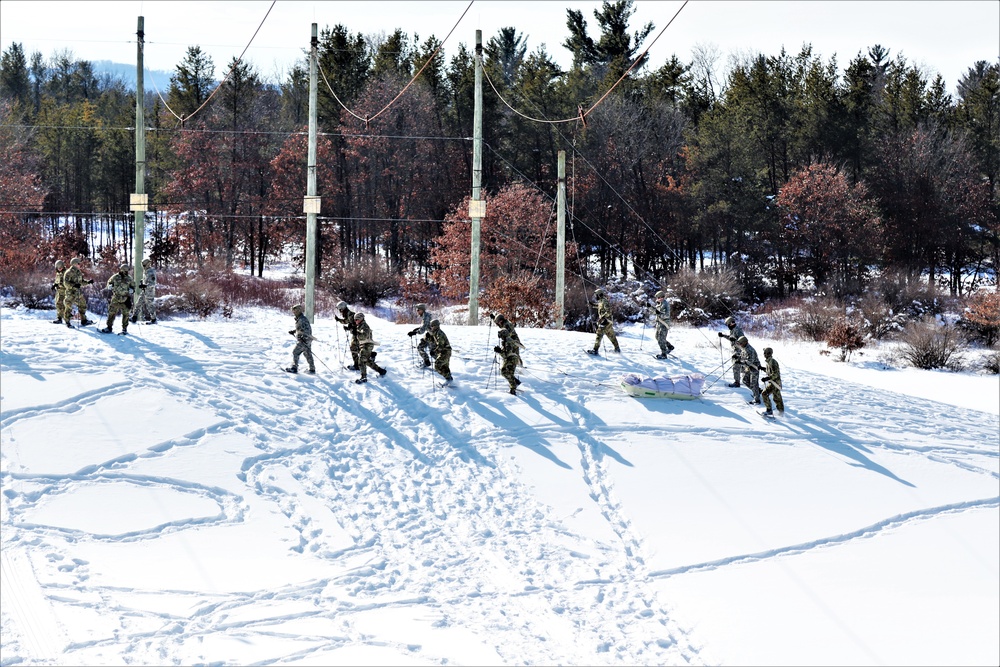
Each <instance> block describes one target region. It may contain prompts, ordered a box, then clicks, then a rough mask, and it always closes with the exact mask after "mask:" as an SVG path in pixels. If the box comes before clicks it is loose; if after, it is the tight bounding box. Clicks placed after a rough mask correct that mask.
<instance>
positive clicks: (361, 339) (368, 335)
mask: <svg viewBox="0 0 1000 667" xmlns="http://www.w3.org/2000/svg"><path fill="white" fill-rule="evenodd" d="M354 335H355V336H357V339H358V345H359V346H360V345H371V346H373V347H374V345H375V341H374V340H373V339H372V328H371V327H370V326H368V323H367V322H365V321H364V320H361V321H360V322H355V323H354Z"/></svg>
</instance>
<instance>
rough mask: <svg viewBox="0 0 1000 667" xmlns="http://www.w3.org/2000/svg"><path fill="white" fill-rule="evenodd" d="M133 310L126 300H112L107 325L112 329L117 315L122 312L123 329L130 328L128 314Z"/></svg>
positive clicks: (109, 305)
mask: <svg viewBox="0 0 1000 667" xmlns="http://www.w3.org/2000/svg"><path fill="white" fill-rule="evenodd" d="M129 312H131V308H129V307H128V303H126V302H125V301H115V300H114V299H112V300H111V303H109V304H108V321H107V323H106V325H107V327H108V328H109V329H110V328H111V325H112V324H114V323H115V316H116V315H119V314H121V316H122V331H124V330H126V329H128V316H129Z"/></svg>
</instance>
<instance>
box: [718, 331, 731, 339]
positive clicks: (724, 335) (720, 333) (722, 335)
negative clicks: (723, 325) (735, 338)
mask: <svg viewBox="0 0 1000 667" xmlns="http://www.w3.org/2000/svg"><path fill="white" fill-rule="evenodd" d="M719 338H729V336H727V335H726V334H724V333H722V332H721V331H720V332H719Z"/></svg>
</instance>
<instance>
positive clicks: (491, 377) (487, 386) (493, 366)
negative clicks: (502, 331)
mask: <svg viewBox="0 0 1000 667" xmlns="http://www.w3.org/2000/svg"><path fill="white" fill-rule="evenodd" d="M496 368H497V353H496V352H494V353H493V363H492V364H491V365H490V374H489V375H488V376H487V378H486V388H487V389H489V388H490V380H492V379H493V372H494V371H495V370H496ZM493 386H494V388H495V387H496V383H495V382H494V384H493Z"/></svg>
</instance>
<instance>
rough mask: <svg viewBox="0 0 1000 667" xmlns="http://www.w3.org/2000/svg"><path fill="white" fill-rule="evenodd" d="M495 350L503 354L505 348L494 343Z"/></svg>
mask: <svg viewBox="0 0 1000 667" xmlns="http://www.w3.org/2000/svg"><path fill="white" fill-rule="evenodd" d="M493 351H494V352H496V353H497V354H503V348H501V347H500V346H499V345H494V346H493Z"/></svg>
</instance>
